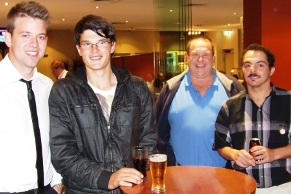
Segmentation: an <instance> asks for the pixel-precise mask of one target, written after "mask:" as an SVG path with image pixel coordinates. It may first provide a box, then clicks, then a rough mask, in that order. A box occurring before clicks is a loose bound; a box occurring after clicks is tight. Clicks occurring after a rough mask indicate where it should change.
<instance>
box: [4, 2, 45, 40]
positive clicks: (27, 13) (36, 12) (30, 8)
mask: <svg viewBox="0 0 291 194" xmlns="http://www.w3.org/2000/svg"><path fill="white" fill-rule="evenodd" d="M17 17H32V18H37V19H41V20H44V21H45V23H46V26H47V28H48V27H49V24H50V15H49V12H48V10H47V9H46V8H45V7H44V6H42V5H41V4H39V3H36V2H34V1H28V2H27V1H22V2H20V3H18V4H16V5H15V6H14V7H12V8H11V9H10V11H9V13H8V15H7V31H8V32H9V33H11V34H12V32H13V30H14V28H15V25H14V21H15V19H16V18H17Z"/></svg>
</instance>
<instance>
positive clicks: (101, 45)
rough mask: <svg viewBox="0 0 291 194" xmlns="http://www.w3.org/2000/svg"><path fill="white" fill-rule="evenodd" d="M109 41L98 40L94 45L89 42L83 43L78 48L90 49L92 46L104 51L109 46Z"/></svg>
mask: <svg viewBox="0 0 291 194" xmlns="http://www.w3.org/2000/svg"><path fill="white" fill-rule="evenodd" d="M110 43H111V42H110V41H106V40H100V41H98V42H96V43H91V42H83V43H81V44H80V46H81V47H82V48H83V49H91V48H93V45H95V46H97V47H98V48H99V49H105V48H107V47H108V45H109V44H110Z"/></svg>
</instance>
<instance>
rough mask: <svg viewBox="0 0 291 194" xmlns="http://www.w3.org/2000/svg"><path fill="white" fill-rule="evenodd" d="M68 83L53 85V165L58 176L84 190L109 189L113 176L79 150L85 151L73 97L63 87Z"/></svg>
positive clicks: (51, 106) (51, 101)
mask: <svg viewBox="0 0 291 194" xmlns="http://www.w3.org/2000/svg"><path fill="white" fill-rule="evenodd" d="M65 80H66V79H64V80H59V81H58V82H57V83H56V84H55V85H54V86H53V88H52V90H51V93H50V97H49V108H50V147H51V152H52V163H53V165H54V167H55V169H56V171H57V172H58V173H60V174H61V175H62V176H63V177H64V178H65V179H68V180H69V181H73V182H75V183H77V184H78V185H80V188H84V187H85V188H92V189H108V182H109V178H110V176H111V174H112V173H111V172H107V171H104V170H102V167H101V166H100V165H99V164H97V163H95V162H92V161H89V160H88V159H87V158H85V157H83V156H82V155H81V153H80V151H79V149H82V148H81V147H80V145H78V144H77V138H78V137H77V135H76V134H75V132H74V130H73V128H74V126H73V123H74V122H72V119H71V118H72V117H74V115H71V114H70V112H69V110H70V105H69V104H68V100H67V98H69V97H68V96H66V92H65V91H64V90H65V87H64V85H61V84H60V83H63V82H64V81H65ZM100 182H101V183H102V184H100ZM98 184H99V187H98ZM101 187H103V188H101Z"/></svg>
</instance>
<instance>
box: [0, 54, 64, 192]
mask: <svg viewBox="0 0 291 194" xmlns="http://www.w3.org/2000/svg"><path fill="white" fill-rule="evenodd" d="M21 78H22V76H21V74H20V73H19V72H18V71H17V70H16V68H15V67H14V66H13V65H12V63H11V61H10V60H9V58H8V55H6V56H5V58H4V59H3V60H2V61H1V62H0V192H22V191H27V190H30V189H34V188H37V169H36V148H35V140H34V132H33V126H32V120H31V114H30V109H29V103H28V98H27V86H26V84H25V83H23V82H20V81H19V80H20V79H21ZM52 83H53V82H52V81H51V80H50V79H49V78H48V77H46V76H44V75H42V74H40V73H38V72H37V69H36V68H35V71H34V76H33V77H32V89H33V91H34V94H35V99H36V106H37V114H38V120H39V128H40V131H41V141H42V154H43V163H44V185H48V184H51V186H53V185H55V184H57V183H61V176H60V175H59V174H57V173H56V172H55V170H54V168H53V166H52V164H51V153H50V148H49V108H48V97H49V93H50V89H51V87H52Z"/></svg>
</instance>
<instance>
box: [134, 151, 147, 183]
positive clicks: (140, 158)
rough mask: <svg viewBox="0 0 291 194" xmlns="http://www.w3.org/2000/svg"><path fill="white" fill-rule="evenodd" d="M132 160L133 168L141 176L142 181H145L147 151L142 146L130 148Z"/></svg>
mask: <svg viewBox="0 0 291 194" xmlns="http://www.w3.org/2000/svg"><path fill="white" fill-rule="evenodd" d="M132 159H133V165H134V168H135V169H136V170H138V171H140V172H141V173H142V174H143V176H144V178H143V179H144V180H147V178H146V177H147V173H146V167H147V162H148V149H147V148H146V147H142V146H134V147H133V148H132Z"/></svg>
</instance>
